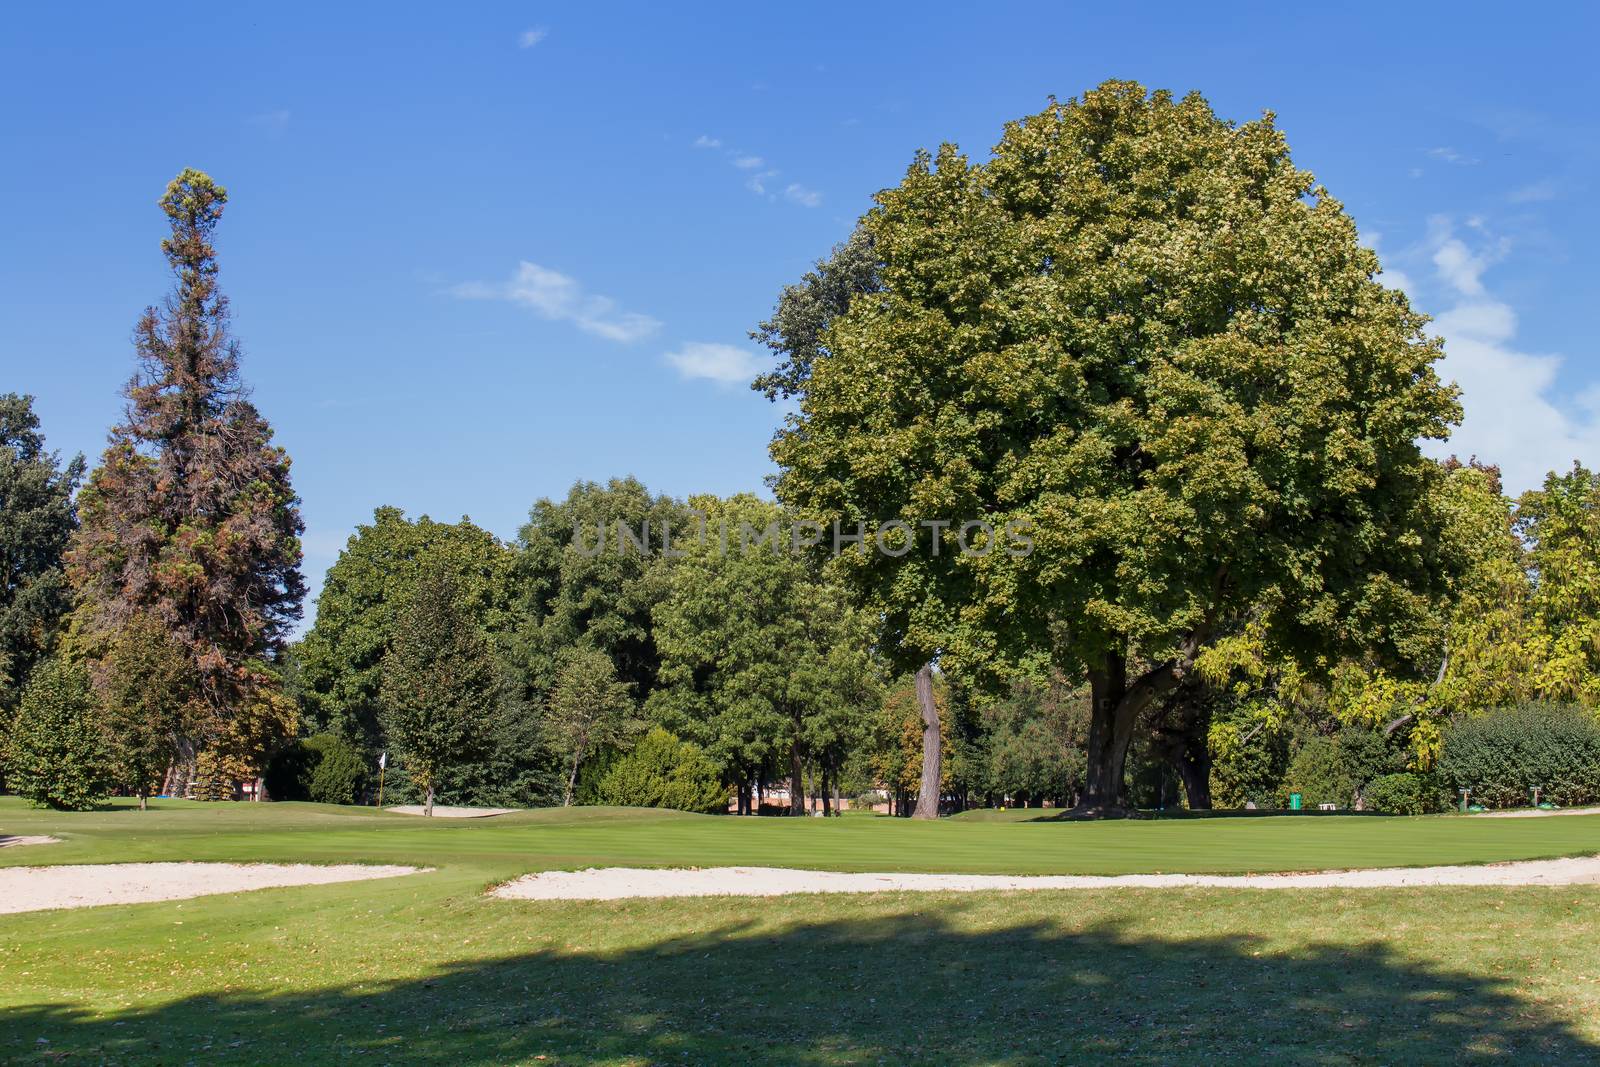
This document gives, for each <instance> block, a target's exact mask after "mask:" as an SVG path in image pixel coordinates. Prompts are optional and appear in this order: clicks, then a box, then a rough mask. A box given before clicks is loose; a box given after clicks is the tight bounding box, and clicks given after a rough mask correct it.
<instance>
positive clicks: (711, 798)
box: [596, 727, 728, 812]
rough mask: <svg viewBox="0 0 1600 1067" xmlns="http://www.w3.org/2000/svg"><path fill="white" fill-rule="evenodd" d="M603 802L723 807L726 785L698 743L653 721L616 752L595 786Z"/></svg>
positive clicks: (686, 808)
mask: <svg viewBox="0 0 1600 1067" xmlns="http://www.w3.org/2000/svg"><path fill="white" fill-rule="evenodd" d="M596 794H597V799H598V800H599V801H600V803H602V804H624V805H629V806H632V807H640V808H677V809H678V810H680V811H699V812H719V811H726V810H727V808H728V787H727V786H725V785H723V784H722V782H721V780H720V778H719V776H718V774H717V768H716V765H715V764H713V763H712V762H711V761H710V760H709V759H707V758H706V755H705V753H704V752H702V751H700V748H699V747H698V746H697V745H692V744H690V743H689V742H687V741H680V740H679V739H678V738H677V737H675V736H674V735H672V734H670V733H668V732H667V731H665V730H663V729H660V728H659V727H657V728H656V729H654V730H651V731H650V732H649V733H647V734H645V735H644V737H643V738H641V739H640V740H639V743H638V744H637V745H635V746H634V748H633V751H631V752H629V753H627V754H626V755H624V756H622V757H621V758H619V759H618V760H617V761H616V762H615V763H614V764H612V765H611V769H610V770H609V771H607V772H606V775H605V777H604V778H602V779H601V780H600V784H599V787H598V788H597V789H596Z"/></svg>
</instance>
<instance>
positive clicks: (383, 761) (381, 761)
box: [378, 750, 389, 771]
mask: <svg viewBox="0 0 1600 1067" xmlns="http://www.w3.org/2000/svg"><path fill="white" fill-rule="evenodd" d="M387 766H389V753H388V750H384V751H383V752H380V753H378V770H380V771H381V770H383V769H384V768H385V767H387Z"/></svg>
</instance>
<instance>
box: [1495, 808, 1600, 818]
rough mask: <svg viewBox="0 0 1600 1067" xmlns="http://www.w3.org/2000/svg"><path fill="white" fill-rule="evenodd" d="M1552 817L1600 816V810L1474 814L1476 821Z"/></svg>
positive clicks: (1520, 809)
mask: <svg viewBox="0 0 1600 1067" xmlns="http://www.w3.org/2000/svg"><path fill="white" fill-rule="evenodd" d="M1552 815H1600V808H1555V809H1553V810H1545V809H1542V808H1517V809H1516V810H1514V811H1479V812H1474V813H1473V814H1472V816H1471V818H1474V819H1544V818H1548V817H1550V816H1552Z"/></svg>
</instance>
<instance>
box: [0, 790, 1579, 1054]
mask: <svg viewBox="0 0 1600 1067" xmlns="http://www.w3.org/2000/svg"><path fill="white" fill-rule="evenodd" d="M1034 814H1037V813H1034ZM0 833H13V834H17V833H23V834H31V833H53V834H56V835H57V836H60V837H63V838H64V839H65V843H63V844H60V845H47V846H37V847H28V848H18V849H7V850H4V851H0V864H4V865H16V864H30V863H34V864H37V863H63V862H109V861H121V860H145V859H212V860H216V859H226V860H312V861H336V860H337V861H347V860H371V861H384V862H411V863H417V864H425V865H429V866H432V867H435V868H436V870H435V871H434V872H432V873H429V874H423V875H416V876H411V877H405V878H398V879H390V880H383V881H372V882H361V883H352V884H348V885H343V886H324V887H311V888H302V889H283V890H266V891H261V892H257V893H250V894H244V895H239V896H234V897H220V898H209V899H199V900H190V901H177V902H169V903H159V904H148V905H137V906H130V907H115V908H98V909H83V910H78V911H58V912H40V913H34V914H23V915H12V916H0V1061H18V1062H35V1061H37V1062H90V1063H98V1062H109V1063H188V1062H207V1063H210V1062H222V1063H290V1062H295V1063H301V1064H311V1063H321V1062H329V1061H334V1062H338V1061H343V1060H345V1059H349V1060H350V1061H352V1062H358V1063H374V1064H376V1063H425V1064H452V1065H464V1064H484V1065H487V1064H499V1063H524V1062H525V1063H585V1064H587V1063H706V1062H712V1063H740V1064H742V1063H752V1062H777V1063H801V1064H809V1063H817V1064H834V1063H878V1062H880V1061H881V1062H884V1063H902V1062H927V1063H951V1064H989V1063H1003V1064H1011V1063H1017V1064H1020V1063H1053V1062H1060V1061H1068V1062H1073V1061H1085V1060H1094V1059H1098V1058H1107V1059H1115V1060H1117V1061H1119V1062H1133V1063H1148V1064H1158V1063H1160V1064H1165V1063H1215V1062H1232V1063H1237V1064H1277V1063H1289V1062H1299V1063H1319V1064H1323V1063H1325V1064H1342V1063H1373V1064H1379V1063H1408V1064H1409V1063H1451V1062H1477V1061H1481V1062H1507V1063H1519V1064H1521V1063H1589V1062H1596V1061H1597V1060H1600V923H1597V922H1595V921H1594V916H1595V915H1596V914H1597V913H1600V889H1590V888H1581V889H1573V888H1565V889H1541V888H1523V889H1505V890H1487V889H1412V890H1383V891H1370V890H1369V891H1355V890H1350V891H1315V892H1312V891H1307V892H1271V893H1268V892H1250V891H1218V890H1181V891H1161V890H1142V891H1121V892H1115V893H1098V892H1094V893H1089V892H1072V893H1032V894H1026V893H1010V894H974V895H921V894H886V895H881V896H860V897H846V896H836V897H793V898H785V899H769V900H738V901H730V900H726V899H700V900H692V899H690V900H667V901H623V902H613V903H579V902H561V903H533V902H517V901H497V900H491V899H486V898H484V897H483V896H482V895H481V890H482V889H483V888H484V887H485V886H487V885H489V884H491V883H493V882H497V881H500V880H503V879H505V878H509V877H512V876H514V875H516V874H520V873H523V872H524V871H527V870H533V869H539V868H549V867H576V866H588V865H593V864H613V863H628V864H672V865H699V866H707V865H715V864H724V863H761V864H773V865H780V866H815V867H830V868H835V869H841V870H869V869H878V870H950V871H988V872H996V873H1000V872H1026V873H1031V872H1058V873H1118V872H1128V871H1141V870H1166V871H1178V870H1186V871H1243V870H1286V869H1304V868H1312V867H1330V866H1333V867H1337V866H1363V865H1374V864H1392V863H1405V864H1424V863H1447V862H1480V861H1486V860H1496V859H1510V858H1532V857H1543V856H1552V855H1561V854H1574V853H1583V852H1589V853H1594V852H1600V817H1572V818H1561V819H1506V820H1500V819H1487V820H1469V819H1458V818H1431V819H1376V818H1328V817H1311V818H1252V819H1215V820H1171V821H1151V822H1124V823H1111V824H1072V823H1052V822H1024V821H1015V820H1014V819H1008V820H1004V821H1001V820H994V821H985V820H982V819H961V820H950V821H944V822H941V823H938V824H918V823H910V822H907V821H904V820H889V819H867V818H852V819H836V820H829V821H824V820H821V819H811V820H780V819H763V820H754V819H743V820H740V819H731V818H707V817H695V816H680V815H673V814H664V813H640V812H623V811H608V810H603V809H595V810H588V811H577V812H567V813H563V812H541V813H530V814H525V815H516V816H509V817H504V818H500V819H493V820H487V821H461V822H445V821H439V822H435V823H431V824H430V823H425V822H423V821H421V820H418V819H414V818H407V817H404V816H396V815H379V814H376V813H373V812H371V811H361V810H345V809H335V808H320V807H317V806H314V805H287V804H285V805H262V806H253V805H220V806H212V805H188V804H181V803H162V804H160V805H159V806H158V810H155V811H152V812H147V813H143V814H140V813H138V812H136V811H127V810H114V811H107V812H97V813H91V814H86V815H60V814H53V813H47V812H36V811H32V810H29V809H26V808H24V807H22V806H20V805H19V804H17V803H16V802H15V801H12V800H0ZM540 1057H544V1058H543V1059H540Z"/></svg>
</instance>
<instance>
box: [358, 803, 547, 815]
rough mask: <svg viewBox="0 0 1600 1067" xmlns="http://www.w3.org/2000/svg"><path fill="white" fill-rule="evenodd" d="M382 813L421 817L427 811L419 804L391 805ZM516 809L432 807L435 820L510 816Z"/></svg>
mask: <svg viewBox="0 0 1600 1067" xmlns="http://www.w3.org/2000/svg"><path fill="white" fill-rule="evenodd" d="M383 810H384V811H397V812H399V813H400V814H401V815H421V814H423V812H425V811H426V810H427V809H426V808H424V807H423V806H422V805H421V804H393V805H390V806H389V807H387V808H384V809H383ZM516 810H517V809H516V808H452V807H447V806H446V805H444V804H435V805H434V806H433V817H434V818H435V819H483V818H487V817H488V816H490V815H510V814H511V813H512V812H514V811H516Z"/></svg>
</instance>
